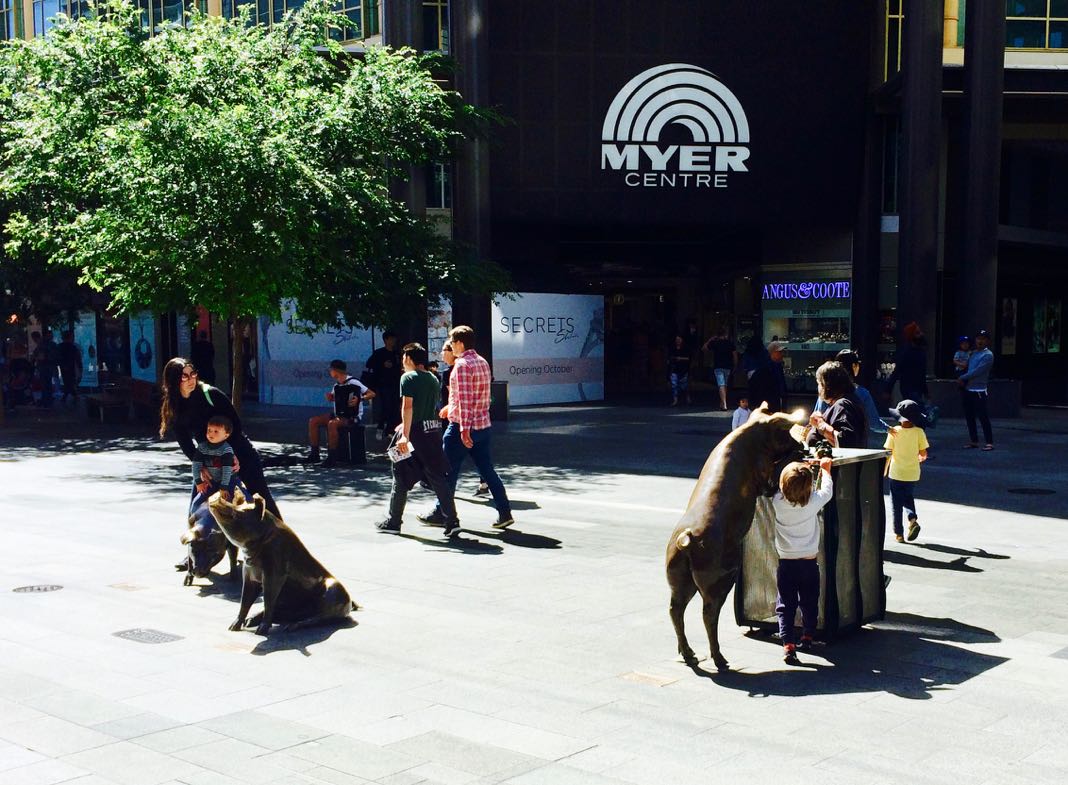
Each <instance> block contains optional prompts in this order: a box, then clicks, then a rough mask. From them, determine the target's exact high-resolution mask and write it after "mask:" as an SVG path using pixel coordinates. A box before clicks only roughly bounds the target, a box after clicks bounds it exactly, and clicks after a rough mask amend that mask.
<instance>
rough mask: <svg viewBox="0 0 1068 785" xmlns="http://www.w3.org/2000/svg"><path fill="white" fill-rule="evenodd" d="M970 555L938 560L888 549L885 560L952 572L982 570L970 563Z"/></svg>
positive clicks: (884, 555) (884, 554)
mask: <svg viewBox="0 0 1068 785" xmlns="http://www.w3.org/2000/svg"><path fill="white" fill-rule="evenodd" d="M969 558H970V557H968V556H960V557H958V558H956V559H954V560H953V561H938V560H937V559H925V558H923V557H922V556H914V555H913V554H911V553H906V552H903V551H892V550H887V551H885V552H884V553H883V561H885V562H888V563H890V564H904V565H906V566H908V567H926V568H928V569H932V570H950V571H951V572H982V570H981V569H979V568H978V567H973V566H972V565H970V564H968V559H969Z"/></svg>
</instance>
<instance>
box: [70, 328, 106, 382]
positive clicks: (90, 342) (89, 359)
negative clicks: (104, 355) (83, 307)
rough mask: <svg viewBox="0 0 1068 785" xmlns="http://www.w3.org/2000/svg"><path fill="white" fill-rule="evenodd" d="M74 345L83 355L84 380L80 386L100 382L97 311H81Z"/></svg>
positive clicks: (75, 330)
mask: <svg viewBox="0 0 1068 785" xmlns="http://www.w3.org/2000/svg"><path fill="white" fill-rule="evenodd" d="M74 345H75V346H77V347H78V351H80V352H81V355H82V380H81V382H79V385H78V386H79V387H96V386H98V385H99V384H100V363H99V360H98V358H97V347H96V312H95V311H81V312H80V313H79V314H78V321H76V322H75V323H74Z"/></svg>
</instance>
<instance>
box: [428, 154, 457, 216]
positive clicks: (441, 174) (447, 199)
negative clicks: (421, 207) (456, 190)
mask: <svg viewBox="0 0 1068 785" xmlns="http://www.w3.org/2000/svg"><path fill="white" fill-rule="evenodd" d="M426 206H427V207H430V208H437V209H442V208H444V209H448V208H450V207H452V172H451V167H450V166H449V164H442V163H433V164H430V165H429V166H428V167H427V168H426Z"/></svg>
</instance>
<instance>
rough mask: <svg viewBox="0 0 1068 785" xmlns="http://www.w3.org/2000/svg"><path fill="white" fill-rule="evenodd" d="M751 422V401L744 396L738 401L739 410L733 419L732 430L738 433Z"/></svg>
mask: <svg viewBox="0 0 1068 785" xmlns="http://www.w3.org/2000/svg"><path fill="white" fill-rule="evenodd" d="M747 422H749V399H748V398H746V397H745V396H744V395H743V396H742V397H741V398H739V399H738V408H737V409H735V410H734V416H733V417H732V418H731V430H732V431H736V430H738V429H739V428H741V427H742V426H743V425H745V424H746V423H747Z"/></svg>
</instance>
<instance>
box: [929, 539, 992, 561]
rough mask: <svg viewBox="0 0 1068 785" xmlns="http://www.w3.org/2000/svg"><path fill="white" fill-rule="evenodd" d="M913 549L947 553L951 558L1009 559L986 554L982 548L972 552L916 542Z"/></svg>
mask: <svg viewBox="0 0 1068 785" xmlns="http://www.w3.org/2000/svg"><path fill="white" fill-rule="evenodd" d="M915 547H917V548H923V549H924V550H928V551H933V552H934V553H947V554H951V555H953V556H968V557H970V558H974V559H1009V558H1011V557H1010V556H1006V555H1004V554H1001V553H987V552H986V551H985V550H983V549H982V548H976V549H975V550H974V551H967V550H964V549H963V548H953V547H950V546H949V545H938V544H937V543H930V542H918V543H915Z"/></svg>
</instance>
